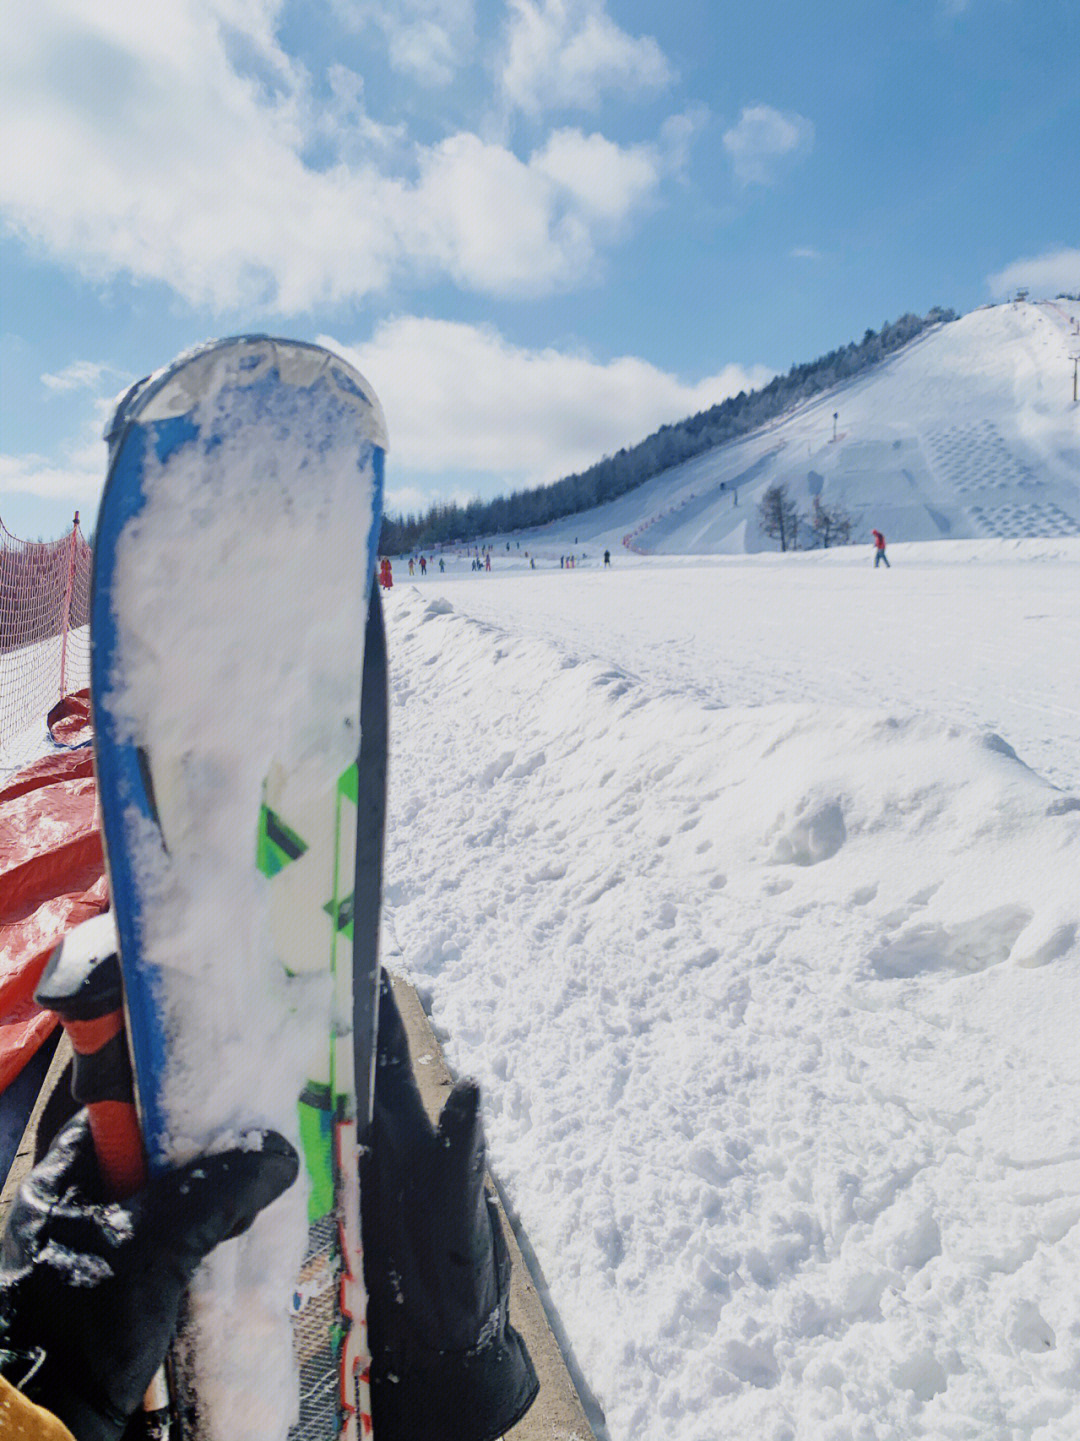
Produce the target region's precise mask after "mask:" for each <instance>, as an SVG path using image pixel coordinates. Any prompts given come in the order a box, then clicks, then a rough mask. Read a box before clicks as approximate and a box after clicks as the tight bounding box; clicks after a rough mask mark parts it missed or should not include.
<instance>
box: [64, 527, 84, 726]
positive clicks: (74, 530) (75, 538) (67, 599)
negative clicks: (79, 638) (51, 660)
mask: <svg viewBox="0 0 1080 1441" xmlns="http://www.w3.org/2000/svg"><path fill="white" fill-rule="evenodd" d="M78 543H79V512H78V511H76V512H75V519H74V521H73V522H72V526H71V544H70V545H69V546H68V573H67V590H66V591H65V592H64V614H63V617H62V619H61V624H60V696H59V699H60V700H63V699H64V682H65V679H66V673H67V643H68V630H69V628H70V623H71V591H72V588H73V586H74V584H75V547H76V546H77V545H78Z"/></svg>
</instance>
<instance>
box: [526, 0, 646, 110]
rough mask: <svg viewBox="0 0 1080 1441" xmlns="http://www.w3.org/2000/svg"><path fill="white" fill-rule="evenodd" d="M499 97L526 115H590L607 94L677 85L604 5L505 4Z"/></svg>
mask: <svg viewBox="0 0 1080 1441" xmlns="http://www.w3.org/2000/svg"><path fill="white" fill-rule="evenodd" d="M509 10H510V20H509V22H508V24H507V30H506V52H505V56H504V58H503V62H502V75H501V84H502V92H503V98H504V100H505V101H506V103H507V104H508V105H509V106H510V107H511V108H514V109H518V110H522V111H524V112H525V113H526V114H529V115H539V114H541V113H542V112H543V111H547V110H558V109H581V110H591V109H594V108H595V106H596V105H597V103H598V102H599V100H600V98H601V96H602V95H603V94H604V93H606V92H609V91H620V92H622V93H624V94H634V93H636V92H638V91H640V90H655V89H661V88H663V87H664V86H666V85H669V84H670V83H671V81H672V80H673V79H674V71H673V70H672V68H671V65H670V64H669V63H668V60H667V58H666V57H665V55H664V52H663V51H662V50H661V49H660V46H659V45H658V44H657V43H656V41H655V40H654V39H653V38H652V37H651V36H641V37H637V38H635V37H634V36H632V35H628V34H627V33H626V31H625V30H622V29H620V28H619V26H618V25H616V24H615V22H614V21H613V20H612V19H611V17H610V15H608V13H607V10H606V6H605V0H509Z"/></svg>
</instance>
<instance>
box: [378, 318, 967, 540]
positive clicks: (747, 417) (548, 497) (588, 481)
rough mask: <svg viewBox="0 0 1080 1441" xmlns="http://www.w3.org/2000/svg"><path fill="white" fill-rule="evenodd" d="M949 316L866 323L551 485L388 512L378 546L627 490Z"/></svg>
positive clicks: (591, 502) (524, 525)
mask: <svg viewBox="0 0 1080 1441" xmlns="http://www.w3.org/2000/svg"><path fill="white" fill-rule="evenodd" d="M955 319H956V312H955V311H953V310H943V309H941V308H940V307H938V306H935V307H934V308H933V309H932V310H930V311H928V312H927V314H926V315H924V316H919V315H911V314H908V315H902V316H900V318H899V319H898V320H894V321H891V322H890V321H886V322H885V324H884V325H883V326H882V327H881V329H880V330H879V331H876V332H875V331H873V330H868V331H867V332H866V334H865V335H864V336H863V338H862V340H860V341H852V342H851V343H850V344H849V345H843V346H840V347H839V348H838V349H836V350H830V351H829V352H828V354H827V355H822V356H819V357H818V359H817V360H811V361H807V362H805V363H804V364H802V365H793V366H792V367H791V369H790V370H789V371H788V372H787V374H786V375H776V376H774V377H773V379H772V380H770V381H769V383H768V385H764V386H762V387H761V389H760V390H752V391H749V392H747V391H742V390H741V391H740V392H739V394H738V395H733V396H731V397H729V399H727V400H722V401H721V402H720V403H719V404H718V405H713V406H710V407H709V409H708V410H702V411H699V412H698V414H697V415H692V416H689V417H688V418H687V419H686V420H680V421H678V422H676V423H675V424H673V425H662V426H661V427H660V429H659V430H657V431H656V432H655V433H654V434H652V435H650V436H648V437H647V438H646V439H645V440H642V441H640V442H639V443H638V444H637V445H633V446H629V447H627V448H625V449H623V450H620V451H618V452H617V454H615V455H609V456H605V457H604V459H603V460H600V461H597V462H596V464H595V465H590V466H589V467H588V469H586V470H583V471H581V472H580V473H579V474H575V475H568V476H565V477H564V478H563V479H562V480H556V481H554V482H553V483H552V484H550V485H541V486H536V487H534V488H533V489H530V490H520V491H514V492H513V493H512V494H511V495H507V496H499V497H497V498H496V499H495V500H488V501H484V500H480V499H477V500H473V501H470V502H469V503H468V504H467V505H458V504H457V503H456V502H454V501H449V502H445V503H440V504H437V505H434V506H432V507H431V509H430V510H429V511H428V512H427V513H426V514H425V515H423V516H414V515H407V516H392V515H387V516H385V517H384V519H383V526H382V536H381V541H380V547H379V548H380V550H381V551H382V552H383V553H384V554H390V555H401V554H402V553H403V552H405V551H409V550H413V549H415V548H417V547H423V546H429V547H430V546H433V545H439V544H449V543H451V542H454V541H461V540H469V539H471V538H472V537H474V536H480V535H493V534H505V533H506V532H508V531H513V530H525V529H529V528H531V527H533V526H538V525H546V524H547V522H548V521H552V520H558V519H559V518H560V517H562V516H565V515H573V514H574V513H575V512H577V511H581V510H591V509H592V508H593V506H597V505H602V504H604V502H605V501H609V500H615V499H616V498H617V497H618V496H620V495H625V494H626V492H627V491H629V490H633V489H634V487H635V486H638V485H641V484H643V483H644V482H645V481H646V480H650V479H651V478H652V477H653V476H654V475H659V474H660V472H661V471H664V470H668V469H670V468H671V467H672V466H673V465H679V464H680V463H681V462H682V461H684V460H690V459H692V458H693V457H694V456H696V455H701V454H702V452H703V451H706V450H711V449H712V448H713V446H716V445H721V444H722V443H723V442H724V441H727V440H735V439H737V438H738V437H739V436H742V435H746V434H747V433H748V432H749V431H752V430H755V429H756V428H757V427H758V426H760V425H764V424H765V423H766V422H767V421H770V420H775V419H776V417H777V416H779V415H782V414H784V412H785V411H788V410H790V409H791V408H792V407H793V406H795V405H798V404H799V403H800V402H802V401H804V400H809V399H810V398H811V397H812V396H815V395H818V394H820V393H821V391H823V390H828V389H829V388H830V386H833V385H837V384H839V383H840V382H841V381H843V380H849V379H850V378H851V377H852V376H853V375H858V374H859V372H860V371H863V370H866V369H868V368H869V367H870V366H872V365H876V364H878V363H879V362H880V361H882V360H884V359H885V357H886V356H888V355H891V354H892V353H893V352H894V351H897V350H899V349H900V347H901V346H904V345H907V344H908V342H909V341H912V340H914V339H915V337H916V336H917V335H920V334H921V333H922V332H923V331H924V330H926V329H928V328H929V327H930V326H932V325H940V324H942V323H944V322H946V321H950V320H955Z"/></svg>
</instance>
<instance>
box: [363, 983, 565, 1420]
mask: <svg viewBox="0 0 1080 1441" xmlns="http://www.w3.org/2000/svg"><path fill="white" fill-rule="evenodd" d="M360 1195H361V1212H362V1221H363V1242H364V1275H365V1278H366V1281H367V1289H368V1340H369V1343H370V1348H371V1354H372V1368H371V1379H372V1386H371V1404H372V1420H373V1423H374V1434H375V1436H376V1437H378V1438H379V1441H430V1438H431V1437H433V1436H437V1437H439V1441H492V1438H494V1437H498V1436H501V1435H502V1434H503V1432H504V1431H506V1430H508V1429H509V1428H510V1427H511V1426H512V1425H513V1424H514V1422H515V1421H517V1420H518V1419H519V1418H520V1417H521V1416H523V1415H524V1413H525V1412H526V1411H527V1410H528V1408H529V1406H530V1405H531V1404H532V1401H533V1399H534V1398H535V1396H536V1392H537V1390H538V1382H537V1379H536V1373H535V1371H534V1370H533V1367H532V1362H531V1361H530V1360H529V1353H528V1352H527V1351H526V1349H525V1343H524V1342H523V1341H522V1339H521V1337H520V1336H519V1335H518V1334H517V1332H516V1331H515V1330H514V1329H513V1327H511V1326H510V1324H509V1322H508V1320H507V1302H508V1299H509V1291H510V1257H509V1255H508V1254H507V1250H506V1242H505V1241H504V1240H503V1235H502V1231H501V1229H500V1226H499V1218H498V1213H497V1212H496V1209H495V1204H494V1202H493V1201H492V1200H490V1199H489V1197H488V1196H487V1194H486V1193H485V1190H484V1135H483V1130H482V1128H481V1123H480V1092H479V1089H478V1087H477V1085H476V1083H475V1081H459V1082H458V1083H457V1085H455V1086H454V1088H453V1090H452V1091H451V1092H450V1096H449V1098H448V1100H447V1102H446V1105H445V1106H444V1108H443V1112H442V1115H441V1116H440V1118H439V1126H438V1130H435V1129H434V1128H433V1127H432V1125H431V1122H430V1121H429V1120H428V1118H427V1113H426V1112H425V1110H424V1105H423V1102H422V1101H421V1099H420V1093H419V1091H418V1090H417V1087H416V1082H415V1080H414V1079H413V1074H412V1067H411V1065H410V1063H409V1046H408V1041H407V1040H406V1037H405V1028H404V1026H403V1025H402V1023H401V1016H400V1013H399V1012H398V1008H397V1004H396V1002H395V1001H394V996H393V992H392V991H391V989H390V983H389V981H388V980H387V978H386V975H385V973H384V974H383V978H382V990H381V994H380V998H379V1038H378V1051H377V1059H376V1071H375V1110H374V1119H373V1122H372V1126H371V1130H370V1132H369V1134H368V1136H367V1146H366V1149H365V1153H364V1159H363V1162H362V1165H361V1187H360Z"/></svg>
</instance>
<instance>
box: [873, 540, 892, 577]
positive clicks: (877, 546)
mask: <svg viewBox="0 0 1080 1441" xmlns="http://www.w3.org/2000/svg"><path fill="white" fill-rule="evenodd" d="M870 534H871V535H872V536H873V537H874V569H875V570H877V568H878V565H879V564H880V563H881V561H884V562H885V569H886V570H889V569H890V566H889V557H888V556H887V555H886V554H885V537H884V536H883V535H882V533H881V531H880V530H872V531H871V532H870Z"/></svg>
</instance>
